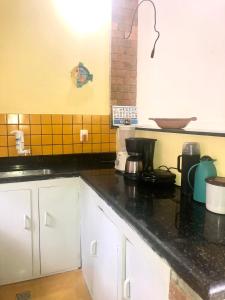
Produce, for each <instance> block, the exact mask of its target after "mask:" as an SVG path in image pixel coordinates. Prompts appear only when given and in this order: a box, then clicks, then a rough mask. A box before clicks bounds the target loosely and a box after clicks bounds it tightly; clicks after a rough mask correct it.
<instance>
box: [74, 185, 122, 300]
mask: <svg viewBox="0 0 225 300" xmlns="http://www.w3.org/2000/svg"><path fill="white" fill-rule="evenodd" d="M80 198H81V205H82V217H81V249H82V250H81V252H82V271H83V275H84V278H85V281H86V283H87V286H88V289H89V292H90V294H91V296H92V299H93V300H102V299H107V300H116V299H118V265H119V261H118V253H119V247H120V234H119V232H118V230H117V228H116V226H115V225H114V224H113V223H112V222H111V221H110V220H109V219H108V217H107V216H106V215H105V214H104V212H103V211H102V210H101V209H100V208H99V207H98V206H97V202H98V195H97V194H95V193H94V192H93V191H92V190H91V189H90V188H88V187H87V186H86V185H82V187H81V197H80Z"/></svg>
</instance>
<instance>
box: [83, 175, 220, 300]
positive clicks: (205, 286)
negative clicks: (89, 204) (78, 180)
mask: <svg viewBox="0 0 225 300" xmlns="http://www.w3.org/2000/svg"><path fill="white" fill-rule="evenodd" d="M81 176H82V178H83V179H84V180H85V181H86V182H87V183H88V184H89V185H90V186H91V187H92V188H93V189H94V190H95V191H96V192H97V193H98V194H99V195H100V196H101V197H102V198H103V199H104V200H105V201H106V202H107V203H108V204H109V205H110V206H111V207H112V208H113V209H114V210H115V211H116V212H117V213H118V214H119V215H120V216H121V217H122V218H123V219H125V220H126V222H128V223H129V224H131V225H132V227H133V228H135V230H136V231H137V232H138V233H139V234H140V235H141V236H142V237H143V239H144V240H146V242H147V243H148V244H149V245H150V246H151V247H152V248H153V249H154V250H155V251H156V252H157V253H158V254H159V255H160V256H162V257H164V258H165V259H166V260H167V262H168V263H169V264H170V265H171V267H172V268H173V269H174V271H175V272H176V273H177V274H178V275H179V276H180V277H181V278H182V279H183V280H184V281H185V282H186V283H187V284H188V285H189V286H190V287H191V288H192V289H193V290H195V291H196V293H197V294H199V295H200V296H201V297H202V298H203V299H204V300H206V299H220V300H221V299H224V298H225V215H217V214H214V213H211V212H209V211H207V210H206V209H205V206H204V205H202V204H199V203H197V202H195V201H193V200H191V199H187V198H184V197H181V196H180V189H179V188H178V187H172V188H156V187H155V188H154V187H151V186H149V185H143V184H140V183H139V184H137V183H134V182H131V181H128V180H125V179H124V177H123V175H121V174H119V173H117V172H116V171H115V170H112V169H111V170H93V171H85V172H81Z"/></svg>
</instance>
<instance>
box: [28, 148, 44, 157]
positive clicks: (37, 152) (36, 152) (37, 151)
mask: <svg viewBox="0 0 225 300" xmlns="http://www.w3.org/2000/svg"><path fill="white" fill-rule="evenodd" d="M31 155H33V156H35V155H42V146H32V147H31Z"/></svg>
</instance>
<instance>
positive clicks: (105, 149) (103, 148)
mask: <svg viewBox="0 0 225 300" xmlns="http://www.w3.org/2000/svg"><path fill="white" fill-rule="evenodd" d="M102 152H109V143H105V144H102Z"/></svg>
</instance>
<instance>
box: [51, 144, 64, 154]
mask: <svg viewBox="0 0 225 300" xmlns="http://www.w3.org/2000/svg"><path fill="white" fill-rule="evenodd" d="M53 154H63V147H62V145H53Z"/></svg>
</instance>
